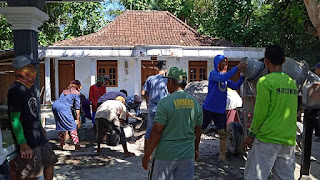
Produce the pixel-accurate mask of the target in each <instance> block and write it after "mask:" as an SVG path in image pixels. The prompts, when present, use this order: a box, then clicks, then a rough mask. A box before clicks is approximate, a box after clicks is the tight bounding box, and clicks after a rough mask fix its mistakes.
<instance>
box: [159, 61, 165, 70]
mask: <svg viewBox="0 0 320 180" xmlns="http://www.w3.org/2000/svg"><path fill="white" fill-rule="evenodd" d="M157 68H158V69H159V70H165V69H167V67H166V62H165V61H158V63H157Z"/></svg>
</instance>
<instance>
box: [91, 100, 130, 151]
mask: <svg viewBox="0 0 320 180" xmlns="http://www.w3.org/2000/svg"><path fill="white" fill-rule="evenodd" d="M126 112H127V110H126V106H125V99H124V98H123V97H122V96H118V97H117V98H116V100H108V101H105V102H104V103H102V104H101V105H100V106H99V107H98V109H97V113H96V116H95V123H96V126H97V130H98V132H97V141H98V149H97V152H98V153H100V152H101V148H100V144H101V141H102V138H103V135H104V131H105V130H107V131H108V132H109V134H108V136H107V144H108V145H113V146H115V145H117V144H118V142H119V141H120V143H121V145H122V147H123V151H124V157H131V156H135V154H134V153H131V152H129V151H128V148H127V140H126V137H125V134H124V131H123V126H124V125H125V120H126Z"/></svg>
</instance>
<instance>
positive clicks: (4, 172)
mask: <svg viewBox="0 0 320 180" xmlns="http://www.w3.org/2000/svg"><path fill="white" fill-rule="evenodd" d="M0 179H1V180H9V179H10V165H9V163H8V161H7V160H5V161H4V162H3V163H2V164H1V165H0Z"/></svg>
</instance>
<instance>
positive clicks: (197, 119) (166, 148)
mask: <svg viewBox="0 0 320 180" xmlns="http://www.w3.org/2000/svg"><path fill="white" fill-rule="evenodd" d="M164 78H167V79H168V83H167V87H168V91H169V92H170V93H171V94H170V95H169V96H167V97H165V98H163V99H161V100H160V101H159V103H158V106H157V111H156V115H155V118H154V125H153V127H152V131H151V135H150V139H149V142H148V144H147V146H146V148H145V154H144V157H143V159H142V166H143V168H144V169H146V170H147V169H149V168H148V162H149V161H150V159H151V154H152V152H153V151H154V149H156V150H155V153H154V162H153V166H152V169H151V170H150V174H149V175H150V176H151V179H170V178H173V179H184V180H189V179H190V180H191V179H193V175H194V161H195V160H197V159H198V158H199V142H200V134H201V125H202V108H201V106H200V104H199V102H198V101H197V100H196V99H195V98H194V97H193V96H191V95H190V94H188V93H187V92H185V91H184V88H185V86H186V85H187V73H186V71H185V70H183V69H180V68H177V67H172V68H171V69H170V71H169V74H168V76H167V77H164Z"/></svg>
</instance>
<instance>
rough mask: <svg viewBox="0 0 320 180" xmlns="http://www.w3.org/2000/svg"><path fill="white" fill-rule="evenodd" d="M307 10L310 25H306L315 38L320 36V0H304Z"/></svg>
mask: <svg viewBox="0 0 320 180" xmlns="http://www.w3.org/2000/svg"><path fill="white" fill-rule="evenodd" d="M304 4H305V5H306V9H307V11H308V14H309V17H310V20H311V22H312V25H313V27H312V26H311V24H310V23H308V24H306V27H307V29H308V32H309V33H310V34H311V35H313V36H320V2H319V0H304Z"/></svg>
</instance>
